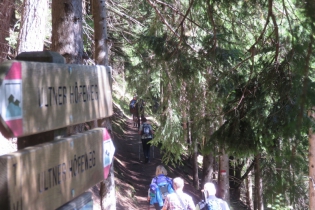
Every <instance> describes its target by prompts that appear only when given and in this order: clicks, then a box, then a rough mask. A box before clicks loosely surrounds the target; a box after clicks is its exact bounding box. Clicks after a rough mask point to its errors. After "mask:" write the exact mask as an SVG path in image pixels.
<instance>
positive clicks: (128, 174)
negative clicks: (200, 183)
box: [113, 119, 200, 210]
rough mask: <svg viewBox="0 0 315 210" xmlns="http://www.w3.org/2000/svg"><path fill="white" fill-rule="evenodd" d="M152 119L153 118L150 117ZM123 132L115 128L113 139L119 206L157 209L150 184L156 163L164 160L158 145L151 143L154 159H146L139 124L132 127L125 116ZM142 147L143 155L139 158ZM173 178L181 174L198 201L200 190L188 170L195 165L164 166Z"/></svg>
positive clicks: (186, 188) (186, 189) (121, 208)
mask: <svg viewBox="0 0 315 210" xmlns="http://www.w3.org/2000/svg"><path fill="white" fill-rule="evenodd" d="M149 121H150V120H149ZM122 129H123V130H124V134H123V135H119V134H117V133H116V132H115V129H113V130H114V138H113V143H114V145H115V148H116V150H115V157H114V168H115V184H116V199H117V202H116V205H117V206H116V209H117V210H133V209H134V210H136V209H137V210H138V209H141V210H142V209H143V210H149V209H154V207H153V206H152V205H151V206H149V202H148V201H147V194H148V188H149V185H150V183H151V180H152V178H153V177H154V176H155V169H156V166H158V165H160V164H162V162H161V159H162V155H161V153H160V150H159V149H158V148H157V147H151V151H150V153H151V162H150V163H144V160H143V153H142V144H141V140H140V138H139V135H138V128H134V127H133V122H132V120H131V119H125V120H124V125H123V126H122ZM139 151H140V159H139ZM165 167H166V169H167V171H168V176H169V177H171V178H174V177H177V176H180V177H182V178H183V179H184V180H185V186H184V192H186V193H188V194H189V195H191V196H192V197H193V200H194V202H195V204H196V203H197V202H198V201H199V198H200V195H199V192H198V191H196V190H195V189H194V187H193V186H192V180H191V177H190V176H189V174H192V173H190V172H191V171H192V167H190V166H189V165H186V164H185V165H184V166H181V167H177V168H174V167H172V166H165Z"/></svg>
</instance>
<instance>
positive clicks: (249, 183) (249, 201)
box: [245, 164, 253, 209]
mask: <svg viewBox="0 0 315 210" xmlns="http://www.w3.org/2000/svg"><path fill="white" fill-rule="evenodd" d="M247 165H249V164H247ZM245 184H246V205H247V206H248V207H249V209H253V179H252V172H249V173H248V176H247V177H246V179H245Z"/></svg>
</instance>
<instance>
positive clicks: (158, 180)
mask: <svg viewBox="0 0 315 210" xmlns="http://www.w3.org/2000/svg"><path fill="white" fill-rule="evenodd" d="M173 192H174V189H173V181H172V179H171V178H170V177H168V176H167V171H166V169H165V168H164V166H163V165H158V166H157V167H156V171H155V177H154V178H153V179H152V181H151V184H150V188H149V191H148V200H149V201H150V205H154V207H155V209H156V210H161V209H162V207H163V204H164V200H165V198H166V196H167V195H168V194H170V193H173Z"/></svg>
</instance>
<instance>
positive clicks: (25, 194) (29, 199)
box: [0, 128, 104, 210]
mask: <svg viewBox="0 0 315 210" xmlns="http://www.w3.org/2000/svg"><path fill="white" fill-rule="evenodd" d="M102 145H103V129H102V128H97V129H93V130H90V131H87V132H85V133H82V134H77V135H73V136H71V137H68V138H64V139H59V140H55V141H53V142H51V143H50V142H49V143H44V144H40V145H37V146H34V147H28V148H26V149H23V150H20V151H18V152H14V153H10V154H7V155H3V156H0V168H1V170H0V195H1V196H0V207H1V209H8V210H24V209H32V210H36V209H46V210H47V209H56V208H58V207H60V206H62V205H63V204H65V203H67V202H68V201H70V200H72V199H73V198H75V197H77V196H79V195H80V194H82V193H83V192H85V191H86V190H87V189H88V188H90V187H92V186H94V185H95V184H97V183H98V182H100V181H101V180H102V179H103V176H104V175H103V146H102Z"/></svg>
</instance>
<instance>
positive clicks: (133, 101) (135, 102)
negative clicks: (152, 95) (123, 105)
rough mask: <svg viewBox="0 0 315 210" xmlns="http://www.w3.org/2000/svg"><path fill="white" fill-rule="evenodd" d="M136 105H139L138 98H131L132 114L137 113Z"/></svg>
mask: <svg viewBox="0 0 315 210" xmlns="http://www.w3.org/2000/svg"><path fill="white" fill-rule="evenodd" d="M136 105H137V100H134V99H133V100H131V101H130V103H129V110H130V113H131V114H135V113H136Z"/></svg>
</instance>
